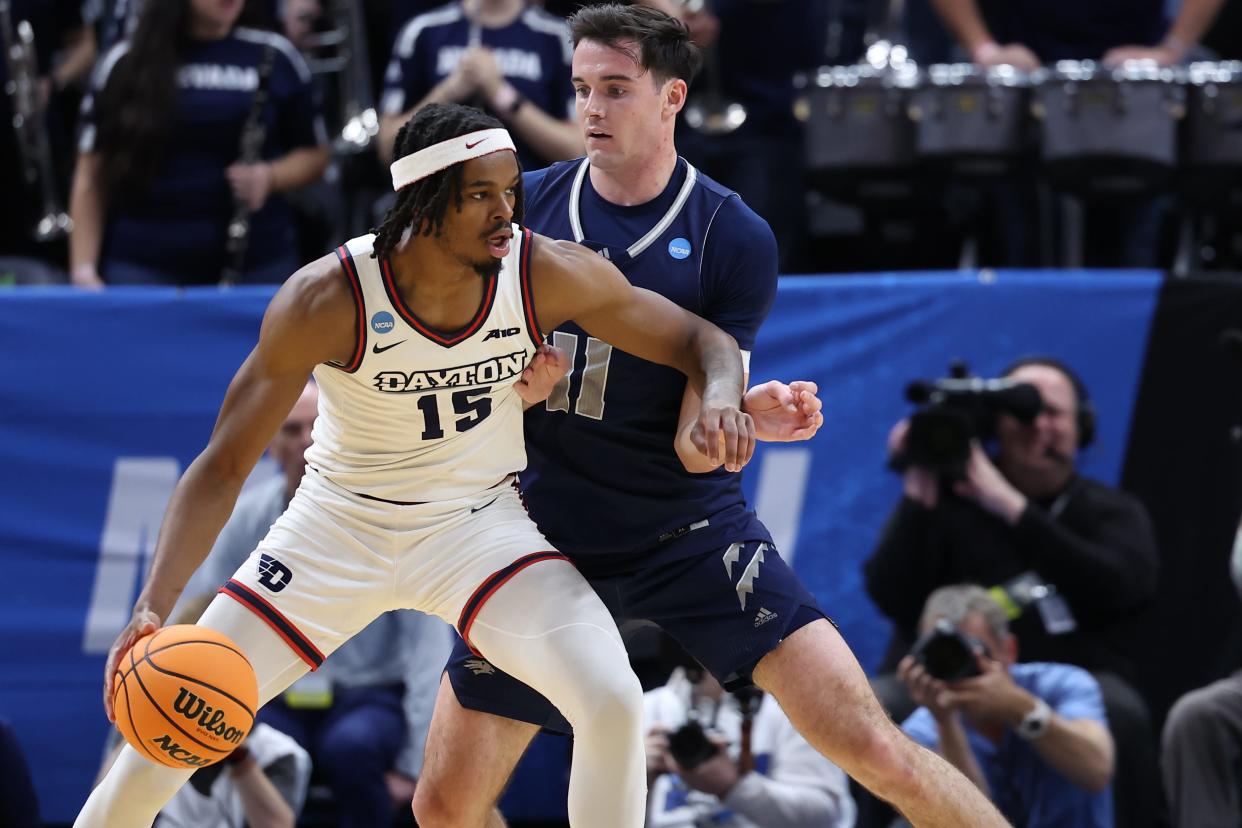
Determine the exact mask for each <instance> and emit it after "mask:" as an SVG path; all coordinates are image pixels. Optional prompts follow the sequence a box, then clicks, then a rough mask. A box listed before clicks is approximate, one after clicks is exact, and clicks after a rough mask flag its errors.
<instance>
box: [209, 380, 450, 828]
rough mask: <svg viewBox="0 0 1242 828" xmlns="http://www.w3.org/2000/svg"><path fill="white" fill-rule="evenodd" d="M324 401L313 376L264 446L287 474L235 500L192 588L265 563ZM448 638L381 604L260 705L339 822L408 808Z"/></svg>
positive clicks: (432, 625) (364, 825)
mask: <svg viewBox="0 0 1242 828" xmlns="http://www.w3.org/2000/svg"><path fill="white" fill-rule="evenodd" d="M318 402H319V390H318V387H317V386H316V385H315V384H314V383H313V382H308V383H307V385H306V388H305V389H304V390H303V392H302V395H301V396H300V397H299V398H298V401H297V402H296V403H295V404H294V406H293V408H292V409H291V410H290V412H289V416H288V417H286V418H285V422H284V424H283V425H281V427H280V431H278V432H277V433H276V436H275V437H274V438H273V440H272V443H271V446H270V447H269V449H268V451H269V454H270V455H271V456H272V458H273V459H274V460H275V461H276V462H277V464H278V465H279V467H280V469H281V474H279V475H277V476H275V477H273V478H272V479H271V480H269V481H266V482H264V483H262V484H259V485H257V486H256V487H255V488H253V489H251V490H250V491H248V492H246V493H244V494H243V495H242V496H241V497H240V498H239V499H238V501H237V506H236V508H235V509H234V510H233V515H232V517H231V518H230V519H229V522H228V523H226V524H225V526H224V528H223V529H222V530H221V531H220V535H219V537H218V538H217V540H216V545H215V546H214V547H213V548H212V550H211V553H210V554H209V555H208V556H207V559H206V560H205V561H204V562H203V565H202V566H201V567H199V569H198V571H197V572H196V573H195V574H194V576H193V577H192V579H191V580H190V582H189V584H188V585H187V587H186V592H187V594H194V593H195V592H197V591H199V590H213V591H214V590H215V589H216V588H218V587H219V586H220V585H221V584H223V583H224V582H225V581H227V580H228V579H229V577H230V576H231V575H232V574H233V573H234V572H235V571H237V569H238V568H239V567H241V566H262V565H263V564H262V563H261V561H260V560H258V559H253V560H248V559H251V558H252V556H251V553H252V552H253V551H254V549H255V547H257V546H258V544H259V541H261V540H262V539H263V536H264V535H266V534H267V530H268V528H269V527H271V525H272V524H273V523H274V522H275V521H276V519H277V518H278V517H280V515H281V514H283V513H284V511H285V508H286V507H287V506H288V505H289V501H290V500H291V499H292V498H293V493H294V492H295V491H297V488H298V485H299V483H300V482H301V480H302V474H303V472H304V470H305V467H306V461H305V459H304V457H303V455H304V454H305V452H306V449H307V448H309V447H310V445H311V430H312V427H313V426H314V422H315V416H316V413H317V408H318ZM452 644H453V635H452V632H451V630H450V629H449V627H448V626H446V625H445V624H444V623H443V622H442V621H440V620H439V619H437V618H432V617H429V616H426V615H423V614H422V613H418V612H414V611H412V610H401V611H397V612H388V613H385V614H383V615H381V616H380V617H379V618H377V619H376V620H375V621H373V622H372V623H371V624H370V625H369V626H368V627H367V628H366V629H364V630H363V631H362V632H360V633H358V634H357V635H356V636H354V637H353V638H351V639H350V640H349V641H347V642H346V643H345V644H344V645H343V646H341V647H340V649H338V650H337V651H336V652H334V653H332V654H331V656H329V657H328V659H327V660H326V661H325V662H324V664H323V666H321V667H320V668H319V669H318V670H316V671H314V672H312V673H308V674H307V675H306V676H305V677H304V678H302V679H301V680H299V681H298V682H296V683H295V684H294V685H293V686H292V687H290V688H289V689H288V690H287V691H286V692H285V693H284V694H283V695H281V696H278V697H276V698H275V699H272V701H270V702H268V704H267V705H265V706H264V707H263V709H262V710H261V711H260V712H259V721H260V722H264V723H266V724H268V725H271V726H272V727H274V728H276V729H277V730H279V731H280V732H281V733H285V734H288V735H289V736H292V737H293V738H294V739H295V740H296V741H297V743H298V744H299V745H301V746H302V747H303V748H305V749H306V750H307V751H308V752H309V753H310V756H311V759H312V760H313V761H314V767H315V772H316V775H322V777H323V778H324V780H325V781H326V783H327V785H328V787H329V788H330V789H331V790H332V792H333V794H334V797H335V799H336V803H337V811H338V814H339V824H340V825H341V826H345V827H346V828H355V826H356V828H374V827H375V826H383V825H388V824H390V823H391V822H392V818H393V815H394V809H396V808H399V809H400V810H401V811H405V810H406V809H407V808H409V803H410V799H411V798H412V797H413V795H414V781H415V780H416V779H417V778H418V774H419V771H420V770H421V768H422V761H423V744H424V742H425V739H426V735H427V726H428V723H429V722H430V721H431V711H432V707H433V706H434V704H435V695H436V689H437V688H438V686H439V681H440V670H441V668H442V667H443V666H444V662H445V661H447V660H448V656H449V652H450V651H451V650H452Z"/></svg>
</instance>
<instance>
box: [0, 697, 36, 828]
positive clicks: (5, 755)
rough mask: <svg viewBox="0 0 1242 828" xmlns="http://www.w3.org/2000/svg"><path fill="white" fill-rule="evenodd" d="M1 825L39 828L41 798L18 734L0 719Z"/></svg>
mask: <svg viewBox="0 0 1242 828" xmlns="http://www.w3.org/2000/svg"><path fill="white" fill-rule="evenodd" d="M0 823H3V824H4V825H6V826H9V828H39V826H41V825H42V824H43V823H42V822H41V821H40V819H39V797H38V795H37V794H36V793H35V788H34V780H32V779H31V777H30V766H29V765H28V764H27V763H26V754H25V753H24V752H23V751H22V746H21V744H19V743H18V741H17V734H16V733H14V732H13V727H12V725H10V724H9V723H8V722H7V721H5V720H3V719H0Z"/></svg>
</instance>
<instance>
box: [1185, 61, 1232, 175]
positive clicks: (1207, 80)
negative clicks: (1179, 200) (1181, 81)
mask: <svg viewBox="0 0 1242 828" xmlns="http://www.w3.org/2000/svg"><path fill="white" fill-rule="evenodd" d="M1196 68H1198V69H1200V72H1196V71H1195V70H1196ZM1196 75H1200V77H1198V78H1196ZM1191 80H1192V82H1191V84H1190V95H1189V102H1188V106H1187V112H1186V124H1185V127H1184V129H1185V132H1184V135H1183V144H1182V162H1183V164H1185V165H1186V166H1188V167H1198V166H1213V167H1242V64H1213V65H1207V66H1206V67H1200V66H1199V65H1197V64H1196V65H1195V66H1192V67H1191Z"/></svg>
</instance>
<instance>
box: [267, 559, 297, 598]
mask: <svg viewBox="0 0 1242 828" xmlns="http://www.w3.org/2000/svg"><path fill="white" fill-rule="evenodd" d="M292 580H293V570H291V569H289V567H287V566H285V565H284V564H282V563H281V562H280V561H278V560H276V559H275V558H273V557H272V556H271V555H260V556H259V583H260V584H262V585H263V586H265V587H267V588H268V589H269V590H271V591H272V592H280V591H281V590H282V589H284V588H285V587H287V586H289V582H290V581H292Z"/></svg>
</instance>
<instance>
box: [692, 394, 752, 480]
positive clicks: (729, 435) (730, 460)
mask: <svg viewBox="0 0 1242 828" xmlns="http://www.w3.org/2000/svg"><path fill="white" fill-rule="evenodd" d="M690 441H691V443H693V444H694V447H695V449H697V450H698V451H699V452H700V453H701V454H702V455H703V456H704V457H706V458H707V460H708V462H709V463H711V464H712V466H719V465H721V464H722V463H723V464H724V467H725V470H726V471H731V472H735V471H741V470H742V466H745V465H746V464H747V463H749V462H750V458H751V457H752V456H753V455H754V453H755V421H754V420H752V419H751V417H750V415H749V414H747V413H746V412H745V411H742V410H741V409H740V408H738V407H737V406H733V405H716V404H713V403H709V402H706V401H704V403H703V407H702V408H700V409H699V419H698V421H697V422H695V424H694V428H693V429H691V430H690Z"/></svg>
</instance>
